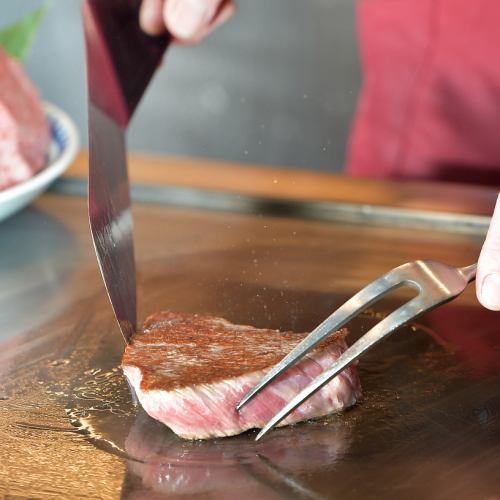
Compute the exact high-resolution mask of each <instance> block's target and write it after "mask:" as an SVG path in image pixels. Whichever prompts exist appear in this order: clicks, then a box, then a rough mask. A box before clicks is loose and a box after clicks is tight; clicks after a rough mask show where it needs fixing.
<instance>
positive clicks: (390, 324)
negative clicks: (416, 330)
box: [236, 260, 477, 440]
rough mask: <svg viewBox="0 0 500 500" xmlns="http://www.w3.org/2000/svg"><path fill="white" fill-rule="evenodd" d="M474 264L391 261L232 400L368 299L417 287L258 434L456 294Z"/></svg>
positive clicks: (280, 367)
mask: <svg viewBox="0 0 500 500" xmlns="http://www.w3.org/2000/svg"><path fill="white" fill-rule="evenodd" d="M476 269H477V264H472V265H470V266H467V267H462V268H455V267H452V266H449V265H446V264H442V263H440V262H434V261H422V260H417V261H415V262H408V263H406V264H403V265H402V266H399V267H396V268H395V269H393V270H392V271H389V272H388V273H387V274H384V275H383V276H381V277H380V278H378V279H376V280H375V281H373V282H372V283H370V284H369V285H367V286H366V287H365V288H363V289H362V290H361V291H360V292H358V293H357V294H356V295H354V296H353V297H351V298H350V299H349V300H348V301H347V302H345V303H344V304H343V305H342V306H341V307H339V309H337V310H336V311H335V312H334V313H333V314H332V315H331V316H329V317H328V318H327V319H326V320H325V321H323V323H321V324H320V325H319V326H318V327H317V328H316V329H315V330H313V331H312V332H311V333H310V334H309V335H308V336H307V337H306V338H305V339H304V340H303V341H302V342H301V343H300V344H299V345H298V346H297V347H295V349H293V350H292V351H291V352H290V354H288V355H287V356H286V357H285V358H283V359H282V360H281V361H280V362H279V363H278V364H277V365H276V366H275V367H274V368H272V369H271V370H270V371H269V372H268V373H267V374H266V375H265V376H264V377H263V378H262V380H261V381H260V382H259V383H258V384H257V385H256V386H255V387H254V388H253V389H252V390H251V391H249V392H248V394H246V395H245V397H244V398H243V399H242V400H241V401H240V403H239V404H238V405H237V407H236V409H237V410H240V409H241V408H242V407H243V406H244V405H245V404H246V403H248V402H249V401H250V400H251V399H253V398H254V397H255V396H256V395H257V394H258V393H259V392H260V391H261V390H262V389H263V388H264V387H266V386H267V385H268V384H270V383H271V382H272V381H273V380H274V379H275V378H276V377H278V376H279V375H280V374H281V373H283V372H284V371H285V370H287V369H288V368H289V367H290V366H292V365H293V364H295V363H296V362H297V361H299V360H300V359H301V358H302V357H303V356H304V355H305V354H306V353H308V352H309V351H310V350H311V349H313V348H314V347H315V346H317V345H318V344H319V343H320V342H321V341H322V340H324V339H325V338H326V337H327V336H328V335H329V334H330V333H332V332H335V331H337V330H338V329H339V328H341V327H342V326H343V325H345V324H346V323H347V322H348V321H350V320H351V319H353V318H354V317H355V316H357V315H358V314H359V313H361V312H362V311H364V310H365V309H367V308H368V307H370V306H371V305H373V304H374V303H375V302H377V301H378V300H379V299H380V298H381V297H383V296H384V295H386V294H387V293H389V292H390V291H392V290H394V289H396V288H399V287H401V286H405V285H408V286H410V287H413V288H415V289H416V290H417V291H418V295H417V296H416V297H414V298H413V299H411V300H410V301H409V302H407V303H406V304H405V305H403V306H401V307H399V308H398V309H396V310H395V311H394V312H392V313H391V314H390V315H389V316H387V317H386V318H385V319H383V320H382V321H380V323H378V324H377V325H376V326H374V327H373V328H372V329H371V330H369V331H368V332H367V333H366V334H365V335H363V336H362V337H361V338H360V339H359V340H358V341H357V342H355V343H354V344H353V345H352V346H351V347H350V348H349V349H347V351H345V352H344V353H343V354H342V355H341V356H340V357H339V358H338V359H337V361H336V362H335V363H334V364H333V366H332V367H331V368H329V369H328V370H325V371H324V372H323V373H322V374H321V375H319V376H318V377H317V378H316V379H314V380H313V381H312V382H311V383H310V384H309V385H308V386H307V387H306V388H305V389H303V390H302V391H301V392H300V393H299V394H298V395H297V396H296V397H295V398H293V399H292V401H290V402H289V403H288V404H287V405H286V406H285V407H284V408H283V409H282V410H281V411H280V412H278V413H277V414H276V415H275V416H274V417H273V418H272V419H271V420H270V421H269V422H268V423H267V424H266V426H265V427H264V428H263V429H262V430H261V431H260V433H259V434H258V435H257V438H256V439H257V440H258V439H260V438H261V437H262V436H264V435H265V434H266V433H267V432H269V431H270V430H271V429H272V428H273V427H274V426H275V425H277V424H279V423H280V422H281V421H282V420H283V419H284V418H286V417H287V416H288V415H289V414H290V413H291V412H292V411H293V410H295V408H297V407H298V406H300V405H301V404H302V403H303V402H304V401H305V400H307V399H308V398H309V397H310V396H312V395H313V394H314V393H315V392H316V391H318V390H319V389H321V387H323V386H324V385H325V384H327V383H328V382H329V381H330V380H332V379H333V378H334V377H335V376H337V375H338V374H339V373H340V372H341V371H342V370H343V369H344V368H346V367H348V366H349V365H350V364H351V363H352V362H353V361H355V360H356V359H358V358H359V357H360V356H361V355H363V354H364V353H365V352H366V351H368V350H369V349H371V348H372V347H373V346H374V345H375V344H377V343H378V342H380V341H381V340H382V339H383V338H384V337H386V336H388V335H389V334H390V333H392V332H393V331H394V330H396V329H397V328H398V327H400V326H401V325H403V324H404V323H407V322H408V321H410V320H411V319H413V318H415V317H416V316H418V315H420V314H422V313H424V312H426V311H429V310H430V309H433V308H434V307H437V306H439V305H441V304H443V303H445V302H448V301H450V300H452V299H454V298H455V297H457V296H458V295H460V294H461V293H462V292H463V291H464V289H465V288H466V286H467V284H468V283H470V282H471V281H473V280H474V279H475V277H476Z"/></svg>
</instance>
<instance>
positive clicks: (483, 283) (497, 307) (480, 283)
mask: <svg viewBox="0 0 500 500" xmlns="http://www.w3.org/2000/svg"><path fill="white" fill-rule="evenodd" d="M476 292H477V298H478V299H479V302H481V304H483V306H484V307H486V308H488V309H491V310H493V311H500V193H499V195H498V199H497V205H496V208H495V212H494V213H493V217H492V218H491V224H490V228H489V230H488V234H487V236H486V240H485V242H484V245H483V249H482V250H481V255H480V257H479V263H478V266H477V279H476Z"/></svg>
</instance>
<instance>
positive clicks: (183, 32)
mask: <svg viewBox="0 0 500 500" xmlns="http://www.w3.org/2000/svg"><path fill="white" fill-rule="evenodd" d="M227 5H230V3H229V2H227V1H224V0H166V1H165V6H164V9H163V18H164V21H165V25H166V26H167V29H168V31H169V32H170V33H171V34H172V36H173V37H174V38H176V39H177V40H178V41H180V42H183V43H195V42H197V41H199V40H200V39H201V38H203V36H204V35H205V34H207V33H208V32H209V31H211V29H210V28H211V27H213V26H214V25H215V23H216V22H217V20H218V18H219V16H220V15H221V14H223V13H224V16H227V14H228V13H229V15H230V14H231V10H229V11H228V10H227V9H228V7H227ZM224 16H223V17H224ZM227 17H229V16H227Z"/></svg>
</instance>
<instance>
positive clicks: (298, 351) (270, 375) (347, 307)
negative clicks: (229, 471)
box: [236, 266, 403, 411]
mask: <svg viewBox="0 0 500 500" xmlns="http://www.w3.org/2000/svg"><path fill="white" fill-rule="evenodd" d="M400 267H402V266H400ZM398 269H399V268H395V269H393V270H392V271H389V272H388V273H387V274H384V275H383V276H381V277H380V278H378V279H376V280H375V281H372V282H371V283H370V284H369V285H366V286H365V287H364V288H363V289H362V290H360V291H359V292H358V293H357V294H356V295H354V296H352V297H351V298H350V299H349V300H348V301H347V302H345V303H344V304H342V305H341V306H340V307H339V308H338V309H337V310H336V311H335V312H334V313H333V314H331V315H330V316H328V318H326V319H325V320H324V321H323V323H321V324H320V325H319V326H317V327H316V328H315V329H314V330H313V331H312V332H311V333H310V334H309V335H308V336H307V337H306V338H305V339H304V340H303V341H302V342H300V343H299V344H298V345H297V346H296V347H295V348H294V349H293V350H292V351H291V352H290V353H289V354H288V355H287V356H285V357H284V358H283V359H282V360H281V361H280V362H279V363H278V364H277V365H275V366H274V367H273V368H271V370H269V371H268V372H267V373H266V374H265V375H264V377H262V379H261V380H260V382H259V383H258V384H257V385H256V386H255V387H254V388H253V389H251V390H250V391H249V392H248V393H247V394H245V396H244V397H243V398H242V400H241V401H240V402H239V403H238V404H237V405H236V410H237V411H239V410H241V408H243V406H245V405H246V404H247V403H248V402H249V401H251V400H252V399H253V398H254V397H255V396H256V395H257V394H258V393H259V392H260V391H261V390H262V389H263V388H264V387H266V386H267V385H268V384H270V383H271V382H272V381H273V380H274V379H275V378H276V377H278V376H279V375H281V373H283V372H284V371H285V370H287V369H288V368H289V367H290V366H292V365H293V364H295V363H296V362H297V361H298V360H299V359H300V358H302V356H304V355H305V354H307V353H308V352H309V351H310V350H311V349H313V348H314V347H316V346H317V345H318V344H319V343H320V342H321V341H322V340H323V339H325V338H326V337H327V336H328V335H329V334H330V333H331V332H335V331H337V330H338V329H339V328H341V327H342V326H344V325H345V324H346V323H348V322H349V321H350V320H351V319H352V318H354V317H355V316H356V315H357V314H359V313H360V312H362V311H363V310H364V309H366V308H367V307H370V306H371V305H372V304H374V303H375V302H376V301H377V300H378V299H380V298H381V297H382V296H383V295H385V294H386V293H389V292H390V291H391V290H393V289H394V288H397V287H399V286H402V285H403V283H402V282H401V280H400V279H397V280H396V279H394V277H393V276H394V274H395V272H396V271H397V270H398Z"/></svg>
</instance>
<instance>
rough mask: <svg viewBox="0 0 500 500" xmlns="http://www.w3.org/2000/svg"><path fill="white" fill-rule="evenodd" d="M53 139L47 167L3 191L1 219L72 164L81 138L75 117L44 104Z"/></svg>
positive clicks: (34, 196) (26, 201)
mask: <svg viewBox="0 0 500 500" xmlns="http://www.w3.org/2000/svg"><path fill="white" fill-rule="evenodd" d="M44 109H45V113H46V114H47V119H48V121H49V126H50V134H51V142H50V147H49V155H48V160H47V166H46V167H45V168H44V169H43V170H41V171H40V172H38V173H37V174H36V175H35V176H34V177H31V179H28V180H27V181H24V182H21V183H20V184H16V185H15V186H12V187H10V188H7V189H4V190H0V221H1V220H3V219H6V218H7V217H9V216H10V215H12V214H14V213H15V212H17V211H19V210H21V209H22V208H24V207H25V206H26V205H28V204H29V203H30V202H31V201H32V200H33V199H34V198H36V197H37V196H38V195H39V194H40V193H42V192H43V191H45V190H46V189H47V188H48V187H49V186H50V185H51V184H52V183H53V182H54V181H55V180H56V179H57V178H58V177H59V176H60V175H62V174H63V173H64V172H65V171H66V169H67V168H68V167H69V166H70V165H71V162H72V161H73V160H74V159H75V156H76V153H77V152H78V148H79V144H80V141H79V139H78V131H77V129H76V126H75V124H74V123H73V120H71V118H70V117H69V116H68V115H67V114H66V113H65V112H64V111H62V110H61V109H59V108H58V107H57V106H54V105H53V104H49V103H44Z"/></svg>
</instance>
